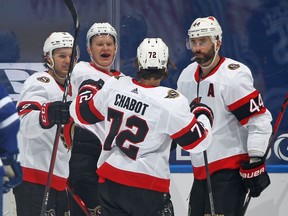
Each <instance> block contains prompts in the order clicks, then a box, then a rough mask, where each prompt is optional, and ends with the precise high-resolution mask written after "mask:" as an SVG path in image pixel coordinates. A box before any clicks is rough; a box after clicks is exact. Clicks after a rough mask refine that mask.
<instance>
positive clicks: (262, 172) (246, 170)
mask: <svg viewBox="0 0 288 216" xmlns="http://www.w3.org/2000/svg"><path fill="white" fill-rule="evenodd" d="M240 175H241V176H242V178H243V181H244V186H245V187H246V189H249V190H250V195H251V197H258V196H260V194H261V192H262V191H263V190H265V188H267V187H268V186H269V184H270V178H269V176H268V173H267V172H266V165H265V162H264V160H263V159H261V160H260V161H258V162H254V163H249V162H245V163H243V164H242V166H241V168H240Z"/></svg>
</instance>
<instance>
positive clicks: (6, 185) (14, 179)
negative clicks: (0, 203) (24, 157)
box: [1, 154, 23, 193]
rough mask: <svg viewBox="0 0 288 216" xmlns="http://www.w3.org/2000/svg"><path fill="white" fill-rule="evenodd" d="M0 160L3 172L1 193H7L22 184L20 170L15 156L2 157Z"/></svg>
mask: <svg viewBox="0 0 288 216" xmlns="http://www.w3.org/2000/svg"><path fill="white" fill-rule="evenodd" d="M1 160H2V163H3V168H4V172H5V176H4V179H3V180H4V181H3V193H7V192H9V190H10V189H11V188H14V187H16V186H18V185H19V184H21V183H22V176H23V174H22V168H21V166H20V163H19V162H17V154H12V155H10V154H8V155H6V156H2V157H1Z"/></svg>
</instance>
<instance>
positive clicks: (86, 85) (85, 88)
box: [79, 79, 104, 94]
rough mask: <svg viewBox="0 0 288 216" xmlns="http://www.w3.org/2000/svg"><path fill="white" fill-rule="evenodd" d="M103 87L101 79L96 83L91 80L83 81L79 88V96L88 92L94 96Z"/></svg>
mask: <svg viewBox="0 0 288 216" xmlns="http://www.w3.org/2000/svg"><path fill="white" fill-rule="evenodd" d="M103 85H104V81H103V80H102V79H99V80H98V81H95V80H93V79H88V80H85V81H83V82H82V83H81V85H80V86H79V94H81V93H83V92H90V93H92V94H95V93H96V92H97V91H98V90H100V89H101V88H102V87H103Z"/></svg>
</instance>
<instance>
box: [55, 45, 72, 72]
mask: <svg viewBox="0 0 288 216" xmlns="http://www.w3.org/2000/svg"><path fill="white" fill-rule="evenodd" d="M71 55H72V48H58V49H55V50H53V61H54V71H55V73H56V74H57V76H59V77H60V78H65V77H66V76H67V74H68V70H69V65H70V60H71Z"/></svg>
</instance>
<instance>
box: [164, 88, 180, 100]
mask: <svg viewBox="0 0 288 216" xmlns="http://www.w3.org/2000/svg"><path fill="white" fill-rule="evenodd" d="M178 96H179V93H178V92H177V91H175V90H173V89H170V90H169V91H168V94H167V96H166V97H165V98H176V97H178Z"/></svg>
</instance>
